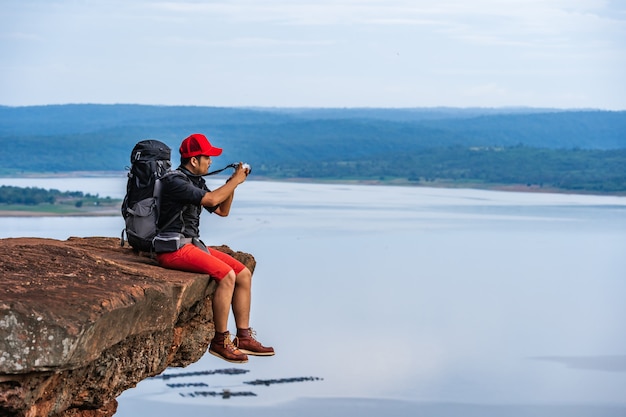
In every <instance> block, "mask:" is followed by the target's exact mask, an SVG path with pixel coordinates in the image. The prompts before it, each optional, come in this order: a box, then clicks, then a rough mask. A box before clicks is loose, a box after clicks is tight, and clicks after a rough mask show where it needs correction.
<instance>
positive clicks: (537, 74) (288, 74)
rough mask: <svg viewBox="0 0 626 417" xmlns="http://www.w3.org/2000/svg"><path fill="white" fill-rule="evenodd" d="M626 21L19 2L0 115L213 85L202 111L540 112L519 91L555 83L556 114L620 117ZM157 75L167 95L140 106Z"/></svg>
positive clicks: (539, 9)
mask: <svg viewBox="0 0 626 417" xmlns="http://www.w3.org/2000/svg"><path fill="white" fill-rule="evenodd" d="M625 17H626V13H625V8H624V7H623V6H620V5H619V4H618V3H615V2H610V1H602V0H507V1H502V0H474V1H471V2H468V1H465V0H440V1H437V2H435V1H431V0H317V1H311V0H308V1H298V0H293V1H284V0H268V1H263V2H260V1H258V0H229V1H226V0H223V1H200V0H198V1H156V2H154V1H132V2H128V1H122V0H107V1H105V0H85V1H80V2H79V1H74V0H53V1H49V2H48V1H41V0H37V1H36V0H23V1H21V2H15V3H10V7H7V8H6V9H4V10H3V14H1V15H0V53H1V54H2V56H3V61H4V62H3V63H2V65H1V67H0V90H2V91H3V96H2V97H0V100H2V101H3V102H0V104H11V103H20V104H23V103H25V102H26V103H28V102H38V101H40V100H44V98H43V97H44V94H43V93H44V92H49V94H48V95H45V100H51V98H50V97H54V96H55V95H58V99H56V101H57V102H63V101H66V100H67V98H63V97H64V93H63V92H64V91H66V92H68V93H66V94H69V92H71V93H72V97H73V99H75V100H80V101H95V102H98V101H101V100H103V99H104V98H103V97H106V98H107V100H113V99H114V98H115V97H116V96H117V99H115V100H114V101H117V102H146V100H155V99H158V100H161V102H159V103H155V104H186V100H188V98H186V97H188V96H189V94H187V93H180V94H179V93H178V92H179V91H181V92H187V91H191V90H194V89H195V90H198V87H195V88H194V86H198V85H207V84H208V85H212V86H213V87H211V88H210V91H211V94H210V98H204V100H205V102H204V104H225V105H285V104H287V105H325V103H326V105H367V106H375V105H377V103H385V105H393V103H397V104H398V105H414V106H421V105H429V103H435V102H437V103H436V104H437V105H446V104H449V105H472V103H473V102H472V101H471V100H472V99H476V100H478V97H481V98H482V100H484V101H482V102H481V103H480V104H481V105H488V104H489V103H490V101H489V100H491V103H493V104H494V105H495V104H501V103H503V104H507V105H541V97H540V94H539V93H538V95H537V96H533V97H532V100H533V102H532V103H531V102H519V100H522V99H524V98H528V99H529V100H530V98H529V97H530V96H529V95H527V94H526V95H525V94H523V93H524V91H523V90H522V88H523V89H525V90H528V89H529V88H530V87H529V86H531V85H535V86H536V87H535V88H533V90H534V91H537V92H541V91H542V90H549V89H550V88H547V87H550V86H554V85H560V86H561V87H562V88H565V89H567V90H568V91H562V92H561V94H556V93H555V94H554V95H552V96H551V97H550V98H549V101H550V102H551V104H553V103H555V102H556V101H555V99H554V97H558V96H563V97H564V96H566V95H570V96H576V97H583V98H581V101H584V100H588V101H589V103H588V105H587V107H593V106H600V107H602V106H605V107H606V106H610V107H614V106H618V107H621V108H626V98H625V97H626V94H620V89H621V90H622V92H624V91H623V90H624V88H625V87H616V86H617V83H618V82H619V83H621V84H620V85H622V84H624V83H623V80H622V78H623V76H622V73H623V70H622V69H621V68H623V67H625V66H626V45H625V42H624V40H625V39H626V25H625V24H624V20H625ZM188 61H193V62H194V65H193V68H188V67H187V66H186V65H185V63H186V62H188ZM61 67H62V68H63V71H61V70H59V68H61ZM145 68H150V69H151V70H150V74H146V73H145ZM183 74H184V75H183ZM151 77H154V79H155V80H158V81H159V82H161V83H162V81H163V80H164V79H166V80H168V81H169V82H170V83H171V84H170V86H169V88H168V91H166V92H165V91H164V92H158V91H154V92H150V94H149V95H146V91H148V90H149V87H147V86H149V85H150V79H151ZM116 78H118V79H116ZM119 79H123V80H124V88H118V86H119V85H120V81H119ZM68 80H74V81H73V82H72V83H71V84H69V85H65V86H64V87H62V86H61V84H62V83H68V82H70V81H68ZM92 80H98V85H99V86H101V88H100V90H101V91H100V92H99V89H98V88H97V87H96V86H94V87H93V88H84V86H85V85H89V83H90V82H91V81H92ZM213 80H219V81H215V82H214V81H213ZM251 80H252V81H251ZM51 82H52V84H53V85H54V86H56V85H58V89H57V88H53V87H51V86H50V83H51ZM253 82H255V83H258V85H257V84H253ZM155 83H157V81H155ZM214 84H215V85H214ZM75 85H76V86H77V85H80V86H81V88H80V90H77V89H76V88H75ZM140 85H143V86H146V87H143V88H139V86H140ZM228 85H231V86H242V88H243V86H245V92H237V91H234V90H233V88H234V87H231V88H227V86H228ZM285 85H289V86H291V88H289V89H286V88H284V86H285ZM542 85H546V87H542ZM133 86H137V87H136V88H134V87H133ZM427 86H428V87H427ZM430 86H432V88H430ZM476 86H483V88H482V89H477V87H476ZM485 86H491V88H485ZM522 86H523V87H522ZM496 87H497V88H496ZM207 89H208V88H207ZM200 90H202V89H200ZM26 91H27V92H28V94H25V92H26ZM37 91H41V92H42V94H41V95H40V97H41V98H37ZM472 92H473V93H472ZM479 92H480V94H478V93H479ZM613 95H614V96H615V97H613ZM80 97H82V99H80ZM205 97H209V95H206V96H205ZM619 97H622V98H619ZM442 98H446V100H447V102H445V103H442V102H441V100H442ZM194 99H197V100H202V98H195V97H194ZM238 100H239V101H238ZM546 100H548V97H547V96H546ZM571 102H572V101H571V100H570V101H564V103H571ZM608 103H610V104H608ZM618 103H623V104H618ZM194 104H203V103H202V102H200V103H194Z"/></svg>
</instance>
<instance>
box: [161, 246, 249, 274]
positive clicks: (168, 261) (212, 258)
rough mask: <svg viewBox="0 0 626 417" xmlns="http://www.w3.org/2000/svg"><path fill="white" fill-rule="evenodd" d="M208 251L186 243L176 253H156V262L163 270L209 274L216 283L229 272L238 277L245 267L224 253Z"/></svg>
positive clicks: (213, 250)
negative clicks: (233, 272)
mask: <svg viewBox="0 0 626 417" xmlns="http://www.w3.org/2000/svg"><path fill="white" fill-rule="evenodd" d="M208 249H209V252H210V253H206V252H205V251H203V250H202V249H200V248H198V247H197V246H194V245H193V244H191V243H188V244H186V245H185V246H183V247H182V248H180V249H178V250H177V251H176V252H166V253H158V254H157V261H158V262H159V265H161V266H162V267H164V268H169V269H178V270H180V271H187V272H199V273H202V274H209V275H211V276H212V277H213V278H215V279H216V280H218V281H219V280H221V279H222V278H224V277H225V276H226V274H228V273H229V272H230V271H231V270H233V271H235V275H238V274H239V273H240V272H241V271H243V269H244V268H245V267H246V266H245V265H244V264H242V263H241V262H239V261H238V260H236V259H235V258H233V257H232V256H230V255H228V254H226V253H224V252H220V251H218V250H215V249H211V248H208Z"/></svg>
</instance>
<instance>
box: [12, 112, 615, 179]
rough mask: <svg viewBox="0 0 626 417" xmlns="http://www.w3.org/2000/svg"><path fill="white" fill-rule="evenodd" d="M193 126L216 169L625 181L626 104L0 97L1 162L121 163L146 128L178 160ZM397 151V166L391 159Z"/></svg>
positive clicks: (104, 166)
mask: <svg viewBox="0 0 626 417" xmlns="http://www.w3.org/2000/svg"><path fill="white" fill-rule="evenodd" d="M195 132H201V133H205V134H206V135H207V136H208V137H209V138H210V140H211V141H212V143H213V144H214V145H216V146H219V147H223V148H224V153H223V156H221V157H219V158H216V159H215V161H214V165H215V167H216V168H217V167H219V166H223V165H226V164H228V163H230V162H234V161H240V160H241V161H246V162H248V163H250V164H251V165H252V166H253V169H254V172H255V173H256V174H258V175H265V176H269V177H276V178H285V177H304V178H326V179H342V178H343V179H377V180H387V179H394V178H404V179H405V180H407V181H413V182H424V181H431V182H432V181H436V180H452V181H469V182H472V181H479V182H481V181H483V182H487V183H498V182H504V183H511V181H512V183H526V184H530V183H533V184H534V183H536V184H544V185H548V184H550V185H552V186H555V187H562V186H563V181H561V182H560V183H559V181H558V179H559V178H560V177H562V176H563V178H565V177H567V176H570V177H571V175H572V172H571V171H572V169H571V167H570V169H569V171H563V170H564V169H567V167H568V163H570V162H571V163H574V162H575V163H582V164H583V165H581V167H577V166H575V167H574V168H575V169H574V171H576V172H578V173H579V174H578V175H579V176H584V174H585V173H584V172H583V173H581V172H580V171H581V169H583V168H582V167H584V166H592V168H591V169H593V170H595V174H598V171H597V167H602V166H608V167H611V169H613V170H614V171H616V172H614V173H613V174H609V173H608V172H607V173H605V172H603V173H602V174H601V175H600V177H599V179H596V180H595V185H594V186H593V187H598V186H599V185H601V184H603V183H607V184H608V183H610V184H613V185H612V186H611V187H610V188H611V189H612V190H613V189H614V188H615V187H617V188H619V189H621V188H622V187H623V188H624V190H626V168H625V167H626V164H624V160H622V159H621V158H624V157H625V156H624V154H625V153H626V111H598V110H560V109H536V108H500V109H481V108H468V109H465V108H415V109H406V108H402V109H376V108H323V109H317V108H219V107H193V106H145V105H127V104H119V105H97V104H73V105H50V106H29V107H1V106H0V146H1V149H2V152H1V154H0V167H1V168H0V173H2V174H4V175H16V174H23V173H32V172H66V171H119V170H123V169H124V168H125V167H126V166H128V165H129V162H130V161H129V154H130V151H131V149H132V147H133V146H134V144H135V143H136V142H137V141H139V140H141V139H148V138H153V139H159V140H162V141H163V142H165V143H167V144H168V145H170V146H171V147H172V149H173V152H172V159H173V163H174V165H176V164H177V162H178V161H177V159H178V152H177V149H178V145H179V143H180V141H181V140H182V139H183V138H184V137H186V136H187V135H189V134H191V133H195ZM494 150H498V152H497V153H496V152H495V151H494ZM478 153H479V154H480V155H481V157H480V158H478V159H480V160H481V161H479V162H477V161H476V159H477V158H476V156H477V155H478ZM468 158H469V159H468ZM542 158H543V159H542ZM568 158H569V159H568ZM470 159H473V161H470ZM401 160H402V161H403V162H402V164H401V165H403V166H402V169H394V168H393V167H394V166H396V165H398V161H401ZM583 160H584V161H583ZM512 161H517V162H518V165H519V164H521V165H524V166H522V167H521V168H520V169H519V170H518V171H519V172H518V173H517V174H515V175H513V176H510V175H503V176H502V178H496V177H497V176H496V177H493V176H492V175H486V174H484V173H483V174H482V176H481V175H479V173H480V171H481V170H482V171H485V170H487V171H490V170H491V171H493V170H492V168H494V167H497V169H498V170H502V169H504V170H508V169H509V168H511V169H512V168H513V167H511V165H515V164H514V163H513V162H512ZM568 161H569V162H568ZM611 161H614V162H611ZM470 162H471V163H470ZM529 163H530V164H531V165H530V166H529V165H528V164H529ZM613 163H614V164H615V165H612V164H613ZM555 164H556V165H557V166H556V167H555ZM620 164H621V165H620ZM426 165H428V166H426ZM437 167H438V168H437ZM446 167H447V168H446ZM435 168H437V169H435ZM555 170H556V171H555ZM548 171H550V172H549V178H548V177H546V178H543V179H544V180H545V179H548V181H542V180H541V179H538V177H537V175H532V181H530V180H528V181H525V178H523V177H519V173H523V172H528V173H537V172H543V173H548ZM561 174H562V175H561ZM607 175H608V176H607ZM581 178H582V177H581ZM621 178H624V179H625V181H624V184H623V185H619V184H620V183H621V181H622V180H621ZM529 179H530V177H529ZM576 182H578V183H580V181H578V180H576ZM587 187H588V186H585V187H584V189H587ZM596 190H597V188H596ZM613 191H614V190H613Z"/></svg>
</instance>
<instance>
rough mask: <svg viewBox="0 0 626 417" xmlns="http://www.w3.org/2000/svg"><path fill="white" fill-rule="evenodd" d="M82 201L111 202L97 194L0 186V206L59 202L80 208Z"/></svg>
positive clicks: (109, 199) (108, 198)
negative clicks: (68, 202)
mask: <svg viewBox="0 0 626 417" xmlns="http://www.w3.org/2000/svg"><path fill="white" fill-rule="evenodd" d="M84 200H88V201H90V202H94V203H96V204H97V203H98V202H102V201H111V198H110V197H105V198H100V197H99V196H98V194H96V195H92V194H90V193H86V194H85V193H83V192H82V191H63V192H61V191H59V190H55V189H51V190H46V189H43V188H38V187H16V186H12V185H2V186H0V204H18V205H27V206H34V205H38V204H55V203H58V202H61V201H66V202H67V201H72V202H73V203H74V204H75V205H76V206H81V205H82V204H83V202H84Z"/></svg>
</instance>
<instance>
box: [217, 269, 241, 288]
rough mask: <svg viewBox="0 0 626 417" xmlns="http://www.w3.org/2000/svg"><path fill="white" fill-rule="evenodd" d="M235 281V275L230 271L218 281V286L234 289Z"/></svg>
mask: <svg viewBox="0 0 626 417" xmlns="http://www.w3.org/2000/svg"><path fill="white" fill-rule="evenodd" d="M235 281H237V276H236V275H235V271H233V270H232V269H231V270H230V271H229V272H228V273H227V274H226V275H224V277H223V278H222V279H220V280H219V281H218V285H220V286H228V287H234V286H235Z"/></svg>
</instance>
